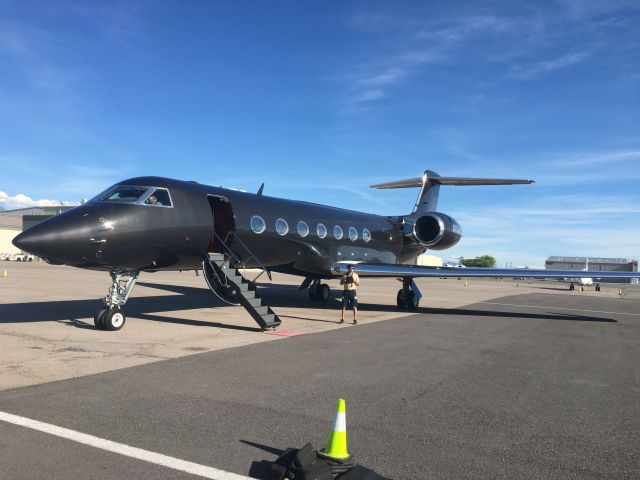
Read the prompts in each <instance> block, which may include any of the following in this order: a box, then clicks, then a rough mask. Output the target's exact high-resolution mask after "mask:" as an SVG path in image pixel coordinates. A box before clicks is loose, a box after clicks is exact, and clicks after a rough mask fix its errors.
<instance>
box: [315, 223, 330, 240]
mask: <svg viewBox="0 0 640 480" xmlns="http://www.w3.org/2000/svg"><path fill="white" fill-rule="evenodd" d="M316 233H317V234H318V238H324V237H326V236H327V227H325V226H324V225H323V224H322V223H319V224H318V226H317V228H316Z"/></svg>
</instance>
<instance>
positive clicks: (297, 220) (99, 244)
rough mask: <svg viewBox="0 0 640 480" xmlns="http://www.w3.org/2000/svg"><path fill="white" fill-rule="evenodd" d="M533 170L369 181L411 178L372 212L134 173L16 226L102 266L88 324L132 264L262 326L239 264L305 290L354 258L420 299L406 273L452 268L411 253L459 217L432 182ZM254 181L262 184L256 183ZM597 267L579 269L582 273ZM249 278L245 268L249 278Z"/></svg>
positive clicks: (269, 320)
mask: <svg viewBox="0 0 640 480" xmlns="http://www.w3.org/2000/svg"><path fill="white" fill-rule="evenodd" d="M529 183H533V181H532V180H509V179H486V178H461V177H441V176H439V175H438V174H437V173H435V172H432V171H429V170H427V171H426V172H425V173H424V175H423V176H422V177H419V178H413V179H409V180H401V181H397V182H390V183H383V184H379V185H373V188H377V189H390V188H413V187H419V188H420V193H419V195H418V199H417V201H416V203H415V205H414V207H413V209H412V211H411V212H410V213H408V214H406V215H395V216H379V215H372V214H368V213H359V212H355V211H351V210H345V209H341V208H335V207H328V206H323V205H317V204H312V203H307V202H301V201H294V200H285V199H281V198H275V197H268V196H266V195H263V187H260V190H259V191H258V193H256V194H251V193H247V192H240V191H237V190H230V189H226V188H222V187H213V186H208V185H202V184H199V183H196V182H189V181H180V180H173V179H170V178H163V177H138V178H132V179H129V180H124V181H122V182H119V183H117V184H116V185H113V186H112V187H109V188H108V189H106V190H105V191H103V192H102V193H100V194H98V195H97V196H95V197H94V198H92V199H91V200H89V201H88V202H86V203H84V204H82V205H80V206H77V207H75V208H73V209H70V210H67V211H65V212H63V213H61V214H59V215H56V216H55V217H52V218H50V219H48V220H45V221H43V222H41V223H38V224H36V225H34V226H33V227H31V228H29V229H28V230H26V231H24V232H23V233H21V234H20V235H18V236H17V237H16V238H15V239H14V241H13V243H14V245H16V246H17V247H18V248H20V249H22V250H25V251H28V252H30V253H32V254H34V255H37V256H40V257H42V258H43V259H45V260H46V261H48V262H49V263H54V264H66V265H71V266H74V267H79V268H87V269H94V270H104V271H108V272H110V274H111V278H112V286H111V288H110V290H109V292H108V294H107V295H106V297H105V298H104V306H103V307H102V308H100V309H98V310H97V311H96V313H95V316H94V320H95V324H96V327H97V328H100V329H105V330H119V329H120V328H122V326H123V325H124V323H125V314H124V310H123V306H124V304H125V303H126V301H127V299H128V298H129V295H130V294H131V291H132V290H133V287H134V285H135V282H136V279H137V278H138V275H139V273H140V272H154V271H159V270H199V269H202V270H203V271H204V276H205V279H206V280H207V283H208V284H209V287H210V288H211V290H212V291H213V292H214V293H216V295H218V296H219V297H220V298H222V299H223V300H224V301H226V302H229V303H235V304H237V303H241V304H242V305H243V306H245V308H247V310H248V311H249V313H250V314H251V315H252V316H253V318H254V319H255V320H256V321H257V322H258V324H259V325H260V326H261V327H262V328H263V329H265V328H275V327H276V326H278V325H279V324H280V320H279V319H278V317H277V316H276V315H275V313H274V312H273V311H272V310H271V309H270V308H269V307H268V306H266V305H262V304H261V300H260V299H259V298H257V292H256V289H255V286H254V283H253V282H251V281H247V280H246V279H244V278H243V277H242V276H241V275H240V272H239V271H238V269H239V268H241V267H246V268H260V269H262V270H263V273H264V272H266V273H267V275H268V276H269V277H270V276H271V272H272V271H273V272H282V273H287V274H292V275H299V276H301V277H304V280H303V282H302V284H301V286H300V288H301V289H307V288H308V289H309V296H310V298H311V300H314V301H326V300H328V299H329V298H330V295H331V291H330V289H329V286H328V285H327V284H326V283H323V282H322V280H324V279H330V278H334V277H336V276H339V275H341V274H342V273H344V272H346V270H347V265H348V264H355V271H356V272H357V273H358V274H359V275H361V276H382V277H397V278H399V279H402V288H401V289H400V290H399V291H398V293H397V305H398V307H399V308H410V309H415V308H417V307H418V304H419V301H420V298H421V293H420V291H419V290H418V287H417V286H416V284H415V282H414V281H413V279H414V278H416V277H458V276H459V275H460V269H459V268H457V267H454V268H450V267H427V266H418V265H414V263H415V259H416V257H417V256H418V255H419V254H422V253H423V252H425V251H426V250H428V249H430V250H445V249H447V248H450V247H452V246H454V245H455V244H457V243H458V242H459V241H460V238H461V236H462V230H461V228H460V225H459V224H458V222H456V221H455V220H454V219H453V218H452V217H450V216H449V215H447V214H445V213H441V212H438V208H437V207H438V193H439V189H440V186H448V185H459V186H463V185H512V184H529ZM263 186H264V185H263ZM594 273H596V272H585V273H584V276H585V277H592V276H595V275H594ZM572 275H575V272H572V271H566V270H565V271H563V270H539V271H536V270H532V269H498V268H465V269H464V276H465V277H525V276H526V277H530V278H568V277H571V276H572ZM597 276H599V277H601V278H614V277H616V278H635V277H640V274H639V273H637V272H597ZM254 280H255V279H254Z"/></svg>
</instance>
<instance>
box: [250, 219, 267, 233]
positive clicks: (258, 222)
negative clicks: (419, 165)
mask: <svg viewBox="0 0 640 480" xmlns="http://www.w3.org/2000/svg"><path fill="white" fill-rule="evenodd" d="M266 229H267V224H266V223H264V219H263V218H262V217H261V216H260V215H254V216H253V217H251V230H253V233H257V234H260V233H262V232H264V231H265V230H266Z"/></svg>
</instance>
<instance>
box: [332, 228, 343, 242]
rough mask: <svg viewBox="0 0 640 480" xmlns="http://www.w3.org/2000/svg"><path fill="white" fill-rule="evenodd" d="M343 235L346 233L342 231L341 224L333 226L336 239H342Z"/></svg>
mask: <svg viewBox="0 0 640 480" xmlns="http://www.w3.org/2000/svg"><path fill="white" fill-rule="evenodd" d="M342 235H344V233H343V232H342V227H341V226H340V225H336V226H335V227H333V236H334V237H335V239H336V240H340V239H341V238H342Z"/></svg>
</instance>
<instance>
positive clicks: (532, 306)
mask: <svg viewBox="0 0 640 480" xmlns="http://www.w3.org/2000/svg"><path fill="white" fill-rule="evenodd" d="M477 303H486V304H488V305H503V306H505V307H527V308H546V309H549V310H568V311H570V312H588V313H605V314H608V315H633V316H636V317H640V313H626V312H605V311H602V310H584V309H579V308H563V307H551V306H549V305H518V304H515V303H498V302H477Z"/></svg>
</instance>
